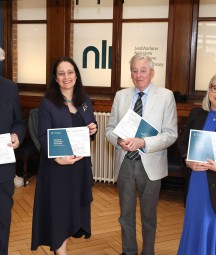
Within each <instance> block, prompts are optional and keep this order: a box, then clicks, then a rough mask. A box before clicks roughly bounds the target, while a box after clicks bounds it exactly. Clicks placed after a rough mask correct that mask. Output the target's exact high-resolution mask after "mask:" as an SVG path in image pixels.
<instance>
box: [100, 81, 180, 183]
mask: <svg viewBox="0 0 216 255" xmlns="http://www.w3.org/2000/svg"><path fill="white" fill-rule="evenodd" d="M133 94H134V88H127V89H123V90H120V91H118V92H117V93H116V95H115V98H114V102H113V105H112V110H111V115H110V118H109V122H108V125H107V127H106V129H105V135H106V137H107V139H108V141H109V142H110V143H111V144H112V145H114V146H115V165H114V175H115V181H116V180H117V178H118V173H119V170H120V167H121V164H122V161H123V159H124V157H125V154H126V153H127V152H126V151H124V150H122V148H121V147H120V146H119V145H118V144H117V139H118V137H117V136H116V135H115V134H114V133H113V130H114V128H115V127H116V126H117V124H118V123H119V121H120V120H121V119H122V118H123V116H124V115H125V114H126V112H127V111H128V109H130V108H132V100H133ZM143 118H144V119H145V120H146V121H148V122H149V123H151V124H152V125H153V126H154V127H155V128H156V129H158V130H159V131H160V133H159V134H158V135H157V136H153V137H146V138H145V148H144V150H145V154H144V155H143V154H142V155H141V159H142V163H143V165H144V168H145V170H146V173H147V175H148V177H149V179H150V180H159V179H161V178H163V177H165V176H167V175H168V163H167V148H168V147H169V146H170V145H172V144H173V143H174V142H175V141H176V139H177V136H178V132H177V112H176V103H175V99H174V95H173V93H172V91H170V90H168V89H165V88H161V87H157V86H155V85H152V86H151V88H150V91H149V93H148V96H147V101H146V104H145V107H144V111H143Z"/></svg>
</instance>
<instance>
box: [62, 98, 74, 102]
mask: <svg viewBox="0 0 216 255" xmlns="http://www.w3.org/2000/svg"><path fill="white" fill-rule="evenodd" d="M64 101H65V102H67V103H73V99H67V98H65V99H64Z"/></svg>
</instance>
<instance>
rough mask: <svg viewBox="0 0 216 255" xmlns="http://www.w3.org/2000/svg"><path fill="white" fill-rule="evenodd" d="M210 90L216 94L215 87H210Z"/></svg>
mask: <svg viewBox="0 0 216 255" xmlns="http://www.w3.org/2000/svg"><path fill="white" fill-rule="evenodd" d="M210 89H211V91H212V92H213V93H216V85H211V86H210Z"/></svg>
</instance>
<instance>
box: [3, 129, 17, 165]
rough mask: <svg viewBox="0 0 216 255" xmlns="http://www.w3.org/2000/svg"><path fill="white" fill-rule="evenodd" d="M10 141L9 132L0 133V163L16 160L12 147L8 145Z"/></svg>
mask: <svg viewBox="0 0 216 255" xmlns="http://www.w3.org/2000/svg"><path fill="white" fill-rule="evenodd" d="M9 143H11V136H10V134H9V133H6V134H1V135H0V164H8V163H14V162H16V158H15V155H14V149H13V147H10V146H8V144H9Z"/></svg>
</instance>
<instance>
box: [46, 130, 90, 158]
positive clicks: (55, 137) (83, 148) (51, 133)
mask: <svg viewBox="0 0 216 255" xmlns="http://www.w3.org/2000/svg"><path fill="white" fill-rule="evenodd" d="M47 139H48V158H56V157H63V156H72V155H76V156H83V157H88V156H90V137H89V129H88V127H74V128H57V129H48V130H47Z"/></svg>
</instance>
